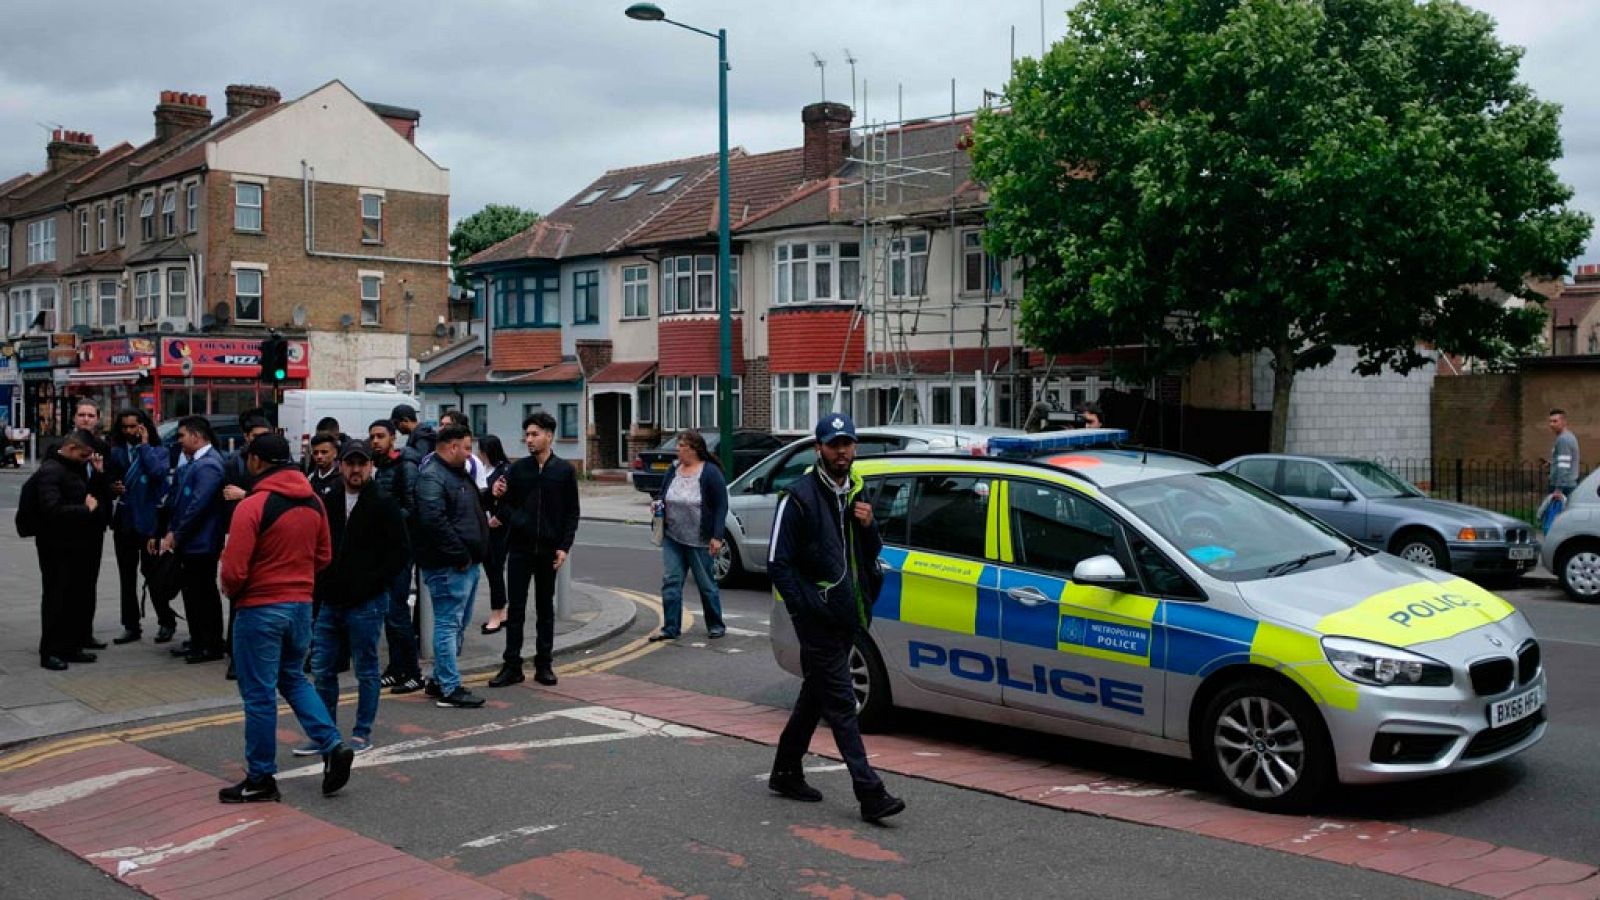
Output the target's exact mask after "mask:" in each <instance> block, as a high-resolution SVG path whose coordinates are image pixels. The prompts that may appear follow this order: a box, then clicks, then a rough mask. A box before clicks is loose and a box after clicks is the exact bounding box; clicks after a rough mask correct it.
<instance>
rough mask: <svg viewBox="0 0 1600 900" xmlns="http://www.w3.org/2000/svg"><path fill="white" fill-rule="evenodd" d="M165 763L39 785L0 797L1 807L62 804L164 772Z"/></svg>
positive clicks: (31, 809) (33, 809)
mask: <svg viewBox="0 0 1600 900" xmlns="http://www.w3.org/2000/svg"><path fill="white" fill-rule="evenodd" d="M167 768H168V767H167V766H140V767H139V768H136V769H124V770H122V771H121V772H112V773H111V774H109V775H96V776H95V777H93V778H85V779H83V780H81V781H69V782H67V783H66V784H58V785H55V786H54V787H47V788H40V789H38V790H36V791H30V792H28V793H26V794H12V795H9V796H0V809H6V810H10V811H11V812H19V813H21V812H38V811H39V810H41V809H50V808H51V807H55V806H60V805H61V804H63V803H71V802H72V801H74V800H81V799H83V798H84V797H88V796H90V795H92V794H96V793H99V792H100V791H103V790H105V789H106V788H111V787H116V786H117V785H119V784H122V783H123V782H125V781H132V780H134V779H135V778H143V777H144V776H146V775H150V774H153V773H155V772H165V771H166V770H167Z"/></svg>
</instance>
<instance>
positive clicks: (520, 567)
mask: <svg viewBox="0 0 1600 900" xmlns="http://www.w3.org/2000/svg"><path fill="white" fill-rule="evenodd" d="M555 435H556V420H555V417H554V416H552V415H550V414H549V413H547V412H543V411H540V412H536V413H534V414H533V415H531V416H529V417H528V418H527V419H525V420H523V423H522V440H523V443H525V444H526V445H527V447H528V455H527V456H526V457H524V458H523V459H519V460H517V462H516V463H515V464H513V465H512V466H511V470H510V471H509V472H507V473H506V476H505V477H504V478H501V479H500V480H499V481H497V482H496V483H495V484H494V485H491V490H492V491H493V492H494V494H495V496H497V497H500V498H501V501H500V506H499V510H500V513H501V515H502V517H503V518H504V519H505V521H506V526H505V527H509V528H510V529H511V533H510V537H509V539H508V542H507V556H506V569H507V575H506V580H507V584H508V586H509V591H508V595H507V598H506V600H507V615H506V624H505V631H506V650H505V654H504V656H503V659H504V660H505V662H504V664H503V665H501V667H500V671H499V673H497V674H496V675H495V676H494V678H493V679H491V680H490V681H489V686H490V687H506V686H508V685H513V684H516V683H518V682H520V681H522V679H523V674H522V640H523V632H524V624H525V622H526V621H527V614H528V582H529V580H530V579H531V580H532V582H533V586H534V644H533V680H534V681H537V682H539V683H540V684H543V685H553V684H555V683H556V673H555V669H554V667H553V664H552V659H551V656H552V648H553V646H554V643H555V627H556V623H555V620H556V614H555V597H556V572H557V571H558V570H560V568H561V567H562V566H563V565H565V564H566V561H567V554H568V553H571V552H572V542H573V539H574V538H576V537H577V534H578V473H577V470H575V469H574V468H573V467H572V464H571V463H569V462H567V461H566V460H564V459H562V458H561V457H559V456H556V455H555V453H554V452H553V451H552V450H551V447H550V445H551V443H552V442H553V441H554V440H555Z"/></svg>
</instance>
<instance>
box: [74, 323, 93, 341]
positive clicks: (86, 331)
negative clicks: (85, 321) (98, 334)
mask: <svg viewBox="0 0 1600 900" xmlns="http://www.w3.org/2000/svg"><path fill="white" fill-rule="evenodd" d="M72 333H73V334H76V335H77V336H78V337H81V338H86V337H88V336H89V335H90V333H91V329H90V328H89V326H87V325H74V326H72Z"/></svg>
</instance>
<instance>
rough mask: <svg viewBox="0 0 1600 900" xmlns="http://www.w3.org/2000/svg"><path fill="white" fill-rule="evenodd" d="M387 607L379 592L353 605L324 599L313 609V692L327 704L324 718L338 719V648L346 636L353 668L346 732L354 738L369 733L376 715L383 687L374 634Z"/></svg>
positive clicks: (386, 599)
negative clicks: (352, 719)
mask: <svg viewBox="0 0 1600 900" xmlns="http://www.w3.org/2000/svg"><path fill="white" fill-rule="evenodd" d="M388 610H389V595H388V594H386V593H385V594H379V595H378V596H376V597H373V598H372V599H371V600H368V601H367V602H365V603H359V604H357V605H355V606H333V605H330V604H327V603H324V604H323V605H322V610H321V611H320V612H318V613H317V622H316V625H315V626H313V628H312V631H313V632H314V636H313V639H312V644H311V672H312V677H313V678H315V679H316V683H317V695H318V696H319V697H321V698H322V705H324V706H326V707H327V708H328V718H329V719H331V720H333V721H335V722H337V721H338V720H339V712H338V710H339V652H340V649H341V648H342V646H343V645H344V642H345V640H346V639H348V640H349V642H350V659H351V662H352V663H353V664H354V666H355V670H356V688H357V695H356V696H357V700H356V727H355V728H352V729H351V730H350V733H351V734H352V735H354V736H356V737H358V738H367V737H371V736H372V721H373V720H374V719H376V718H377V717H378V695H379V694H380V693H382V691H383V674H382V673H381V672H379V671H378V638H379V636H381V635H382V634H383V620H384V614H385V613H386V612H388Z"/></svg>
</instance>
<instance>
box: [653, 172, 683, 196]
mask: <svg viewBox="0 0 1600 900" xmlns="http://www.w3.org/2000/svg"><path fill="white" fill-rule="evenodd" d="M682 180H683V175H682V174H681V173H680V174H678V175H668V176H667V177H665V178H663V179H661V181H660V182H658V183H657V184H656V186H655V187H653V188H651V189H650V193H652V194H664V193H666V192H667V191H670V190H672V188H673V186H674V185H676V184H677V183H678V182H680V181H682Z"/></svg>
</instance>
